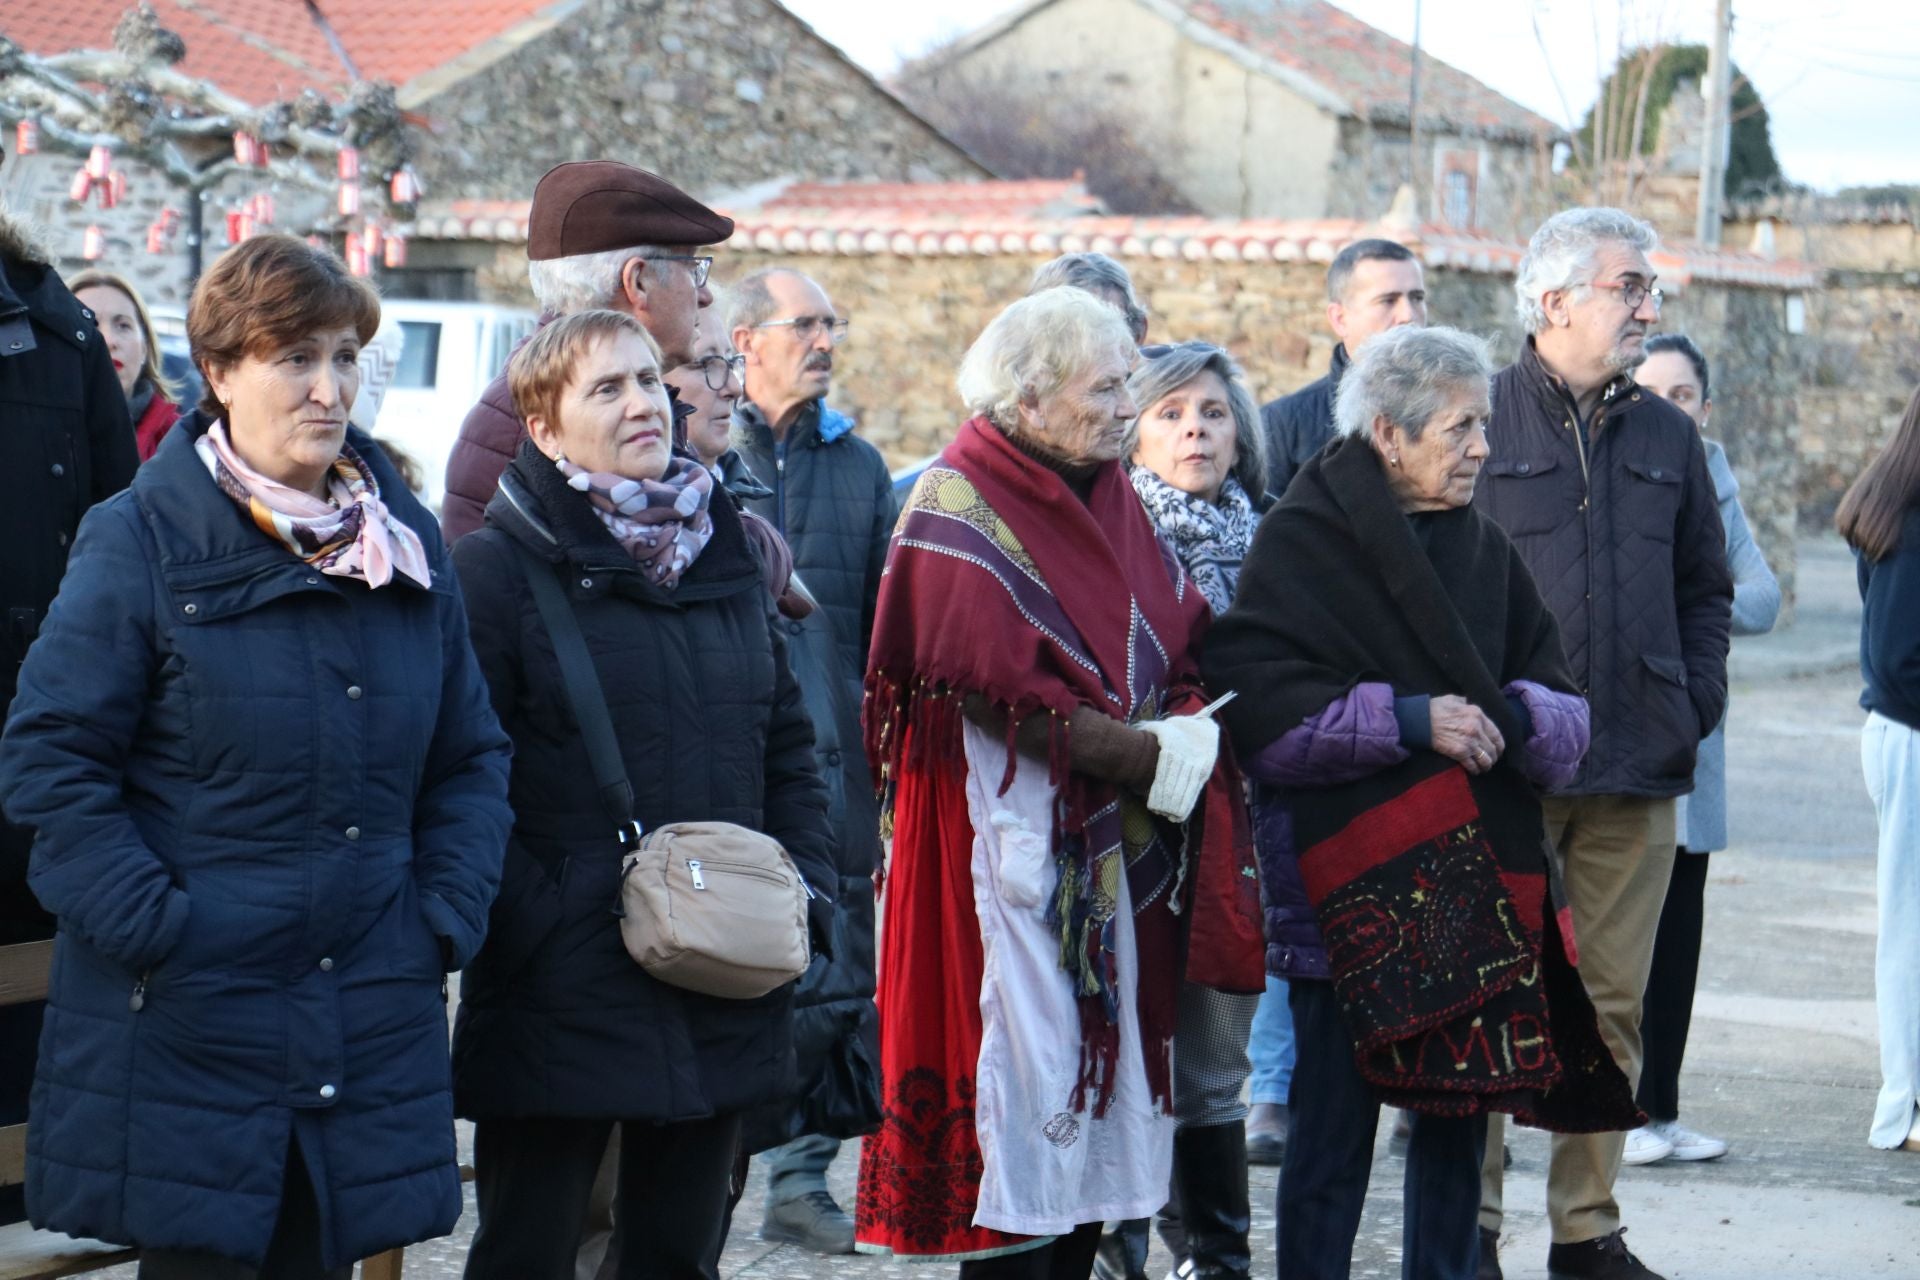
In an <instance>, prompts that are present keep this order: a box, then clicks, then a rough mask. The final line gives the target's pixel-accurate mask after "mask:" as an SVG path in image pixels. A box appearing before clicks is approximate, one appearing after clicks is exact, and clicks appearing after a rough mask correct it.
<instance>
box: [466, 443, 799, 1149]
mask: <svg viewBox="0 0 1920 1280" xmlns="http://www.w3.org/2000/svg"><path fill="white" fill-rule="evenodd" d="M710 511H711V514H712V518H713V537H712V540H711V541H710V542H709V543H708V544H707V546H706V548H705V549H704V550H703V551H702V552H701V553H700V555H699V557H698V558H697V559H696V560H695V561H694V562H693V564H692V565H691V566H690V567H689V568H688V570H687V571H686V573H685V575H684V576H683V577H682V578H681V580H680V583H679V585H678V586H677V587H675V588H673V589H672V590H666V589H663V588H660V587H657V586H654V585H652V584H650V583H648V582H647V581H646V580H645V579H644V577H643V576H642V575H641V573H640V571H639V569H638V567H637V566H636V565H635V564H634V562H633V560H632V559H631V558H630V557H629V556H628V555H627V553H626V551H624V550H623V549H622V548H621V546H620V544H619V543H617V542H616V541H614V539H613V537H612V535H611V534H609V533H608V532H607V530H606V528H605V526H604V525H602V524H601V523H600V521H599V520H598V518H597V517H595V515H594V514H593V511H592V509H591V508H590V507H589V506H588V504H587V500H586V498H585V497H584V496H583V495H581V494H579V493H576V492H575V491H573V490H572V489H569V488H567V486H566V483H565V481H564V480H563V479H562V477H561V475H560V473H559V471H558V470H557V469H556V468H555V467H554V466H553V464H552V463H551V462H549V461H548V460H547V459H546V458H544V457H543V456H541V455H540V453H539V452H538V451H536V450H535V449H534V448H533V447H532V445H530V444H529V445H524V446H522V448H521V450H520V452H519V454H518V456H517V457H516V458H515V459H514V461H513V464H512V465H511V466H510V467H508V468H507V471H506V473H505V474H504V475H502V476H501V478H500V487H499V491H498V492H497V493H496V495H495V497H494V500H493V501H492V503H490V504H489V505H488V508H487V523H486V525H485V526H484V527H483V528H482V529H480V530H479V531H478V532H477V533H474V534H473V535H471V536H470V537H467V538H463V539H462V540H461V541H460V542H459V544H458V545H457V546H456V547H455V550H454V560H455V562H456V563H457V564H458V566H459V569H460V578H461V582H462V583H463V585H464V586H465V588H466V590H467V592H468V596H467V605H468V610H469V613H470V615H471V618H472V621H473V643H474V649H475V651H476V652H477V653H478V654H479V657H480V666H481V668H482V670H484V671H485V673H486V677H487V683H488V685H489V686H490V687H491V689H492V692H493V702H494V707H495V709H496V710H497V711H498V712H499V715H500V721H501V723H502V724H503V725H504V726H505V727H506V729H507V732H508V734H509V735H510V736H511V737H512V739H513V742H514V762H513V787H512V800H513V808H514V813H515V815H516V821H515V824H514V829H513V836H512V838H511V839H510V840H509V841H508V844H507V861H506V870H505V873H504V875H503V877H502V882H501V887H500V896H499V898H498V899H497V900H496V902H495V903H494V908H493V925H492V931H491V933H490V935H489V936H488V939H487V945H486V946H485V947H484V948H482V950H481V952H480V955H479V956H478V958H476V959H475V961H474V963H473V964H472V965H471V966H469V967H468V969H467V971H466V973H465V975H463V977H462V979H461V1000H460V1015H459V1019H458V1021H457V1024H456V1027H455V1032H454V1090H455V1094H456V1097H457V1100H458V1105H459V1109H460V1113H461V1114H462V1115H463V1116H467V1117H481V1116H486V1117H500V1116H545V1117H566V1116H571V1117H618V1118H623V1119H638V1120H650V1121H678V1120H689V1119H697V1118H701V1117H706V1116H710V1115H714V1114H720V1113H727V1112H735V1111H744V1110H746V1109H748V1108H751V1107H754V1106H757V1105H760V1104H763V1103H766V1102H770V1101H772V1100H774V1099H775V1098H781V1097H784V1096H786V1095H787V1094H788V1093H790V1092H791V1090H792V1089H793V1073H794V1061H793V1036H792V1003H793V988H792V986H791V985H789V986H785V987H781V988H779V989H777V990H775V991H773V992H771V993H770V994H768V995H766V996H764V997H761V998H760V999H757V1000H725V999H718V998H715V997H710V996H702V995H696V994H694V993H693V992H690V991H684V990H682V989H680V988H677V987H671V986H668V985H666V984H664V983H661V982H658V981H656V980H655V979H653V978H652V977H650V976H649V975H648V974H647V973H646V972H645V971H644V970H642V969H641V968H640V966H639V965H638V964H636V963H635V962H634V961H633V959H632V958H631V957H630V956H629V955H628V954H627V952H626V950H625V948H624V947H623V946H622V944H621V941H620V931H619V922H618V921H617V920H616V919H615V917H614V915H613V906H614V903H615V899H616V892H617V887H618V884H619V876H620V849H619V847H618V845H617V844H616V843H615V840H614V833H613V830H612V825H611V822H610V820H609V819H608V817H607V815H606V811H605V810H604V809H603V808H602V806H601V801H600V795H599V792H598V790H597V788H596V787H595V786H594V781H593V769H592V767H591V762H590V761H589V759H588V757H587V751H586V747H585V746H584V744H583V743H582V740H581V736H580V729H579V725H578V723H577V721H576V719H575V717H574V715H573V712H572V709H571V707H570V706H569V704H568V699H567V696H566V691H565V687H564V685H563V683H562V680H561V676H560V668H559V663H558V661H557V659H556V658H555V656H554V647H553V643H552V640H551V639H550V637H549V636H548V634H547V630H546V627H545V625H544V623H543V622H542V621H541V619H540V615H539V611H538V609H537V608H536V606H535V604H534V601H533V595H532V591H531V588H530V586H529V583H528V580H527V569H526V566H525V564H524V562H523V560H522V558H521V556H520V554H519V553H518V552H517V551H516V550H515V545H516V544H518V545H520V546H524V547H527V548H529V549H531V550H532V551H533V552H534V554H535V555H536V556H537V557H538V558H539V559H541V560H542V561H544V562H547V563H549V564H552V565H555V566H560V565H565V567H566V569H565V583H566V590H567V595H568V597H569V599H570V600H571V601H572V603H573V606H574V608H575V610H576V613H577V615H578V617H579V621H580V629H581V631H582V633H583V634H584V636H585V639H586V644H587V648H588V651H589V652H590V653H591V654H592V655H593V658H594V665H595V667H596V669H597V671H598V674H599V677H600V683H601V685H602V687H603V690H604V693H605V696H606V699H607V703H608V708H609V711H610V712H611V715H612V719H613V724H614V730H615V733H616V735H617V737H618V739H619V743H620V750H621V755H622V757H623V758H624V761H625V763H626V769H627V776H628V778H629V779H630V780H631V782H632V784H633V789H634V812H635V816H636V817H637V818H638V820H639V822H640V824H641V826H642V827H643V828H644V829H646V830H652V829H654V828H656V827H659V826H662V825H664V824H666V823H669V822H685V821H699V820H718V821H724V822H733V823H738V824H739V825H741V826H744V827H748V828H751V829H753V830H756V831H764V832H766V833H767V834H768V835H771V836H773V837H774V838H775V839H777V840H779V841H780V843H781V844H782V845H784V846H785V847H786V849H787V851H788V852H789V853H790V854H792V855H793V858H794V861H795V862H796V863H797V864H798V865H799V868H800V871H801V874H802V875H804V876H805V877H806V878H807V880H808V882H809V883H810V884H814V885H830V884H831V883H832V882H833V871H832V863H831V853H830V843H831V833H830V831H829V830H828V827H827V819H826V796H825V793H824V791H823V790H822V788H821V785H820V779H819V776H818V775H817V774H816V773H815V772H814V767H813V730H812V727H811V726H810V725H809V723H808V720H807V714H806V709H805V707H804V706H803V705H802V702H801V697H800V690H799V688H798V686H797V685H796V684H795V682H794V678H793V675H792V673H791V672H790V671H789V670H788V667H787V645H786V637H785V633H784V631H783V630H782V629H780V628H779V627H778V626H777V625H776V622H775V619H774V615H773V605H772V600H771V598H770V596H769V595H768V593H767V591H766V590H765V589H764V587H763V586H762V583H761V577H760V572H759V569H758V566H757V565H756V563H755V561H754V559H753V557H752V554H751V552H750V551H749V549H748V545H747V541H746V537H745V535H744V534H743V533H742V531H741V525H740V519H739V516H738V515H737V514H736V513H735V511H734V510H733V507H732V506H731V504H730V503H728V502H726V501H715V502H713V503H712V504H711V507H710Z"/></svg>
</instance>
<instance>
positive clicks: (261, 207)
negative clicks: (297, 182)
mask: <svg viewBox="0 0 1920 1280" xmlns="http://www.w3.org/2000/svg"><path fill="white" fill-rule="evenodd" d="M273 213H274V210H273V197H272V196H271V195H269V194H267V193H266V192H264V191H262V192H260V193H259V194H258V195H256V196H254V197H253V198H252V199H250V200H248V201H247V216H249V217H250V218H252V219H253V220H254V221H255V222H259V223H268V224H271V223H272V222H273Z"/></svg>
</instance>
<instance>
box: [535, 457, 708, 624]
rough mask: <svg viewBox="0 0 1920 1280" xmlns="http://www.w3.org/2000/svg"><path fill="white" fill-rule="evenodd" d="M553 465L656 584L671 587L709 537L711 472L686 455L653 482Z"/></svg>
mask: <svg viewBox="0 0 1920 1280" xmlns="http://www.w3.org/2000/svg"><path fill="white" fill-rule="evenodd" d="M554 465H555V466H557V467H559V468H560V474H561V475H563V476H565V477H566V478H567V487H568V488H570V489H575V490H578V491H579V492H581V493H584V494H585V495H586V496H587V501H588V502H589V503H590V504H591V505H592V507H593V514H594V515H596V516H598V517H600V523H601V524H604V525H605V526H607V532H609V533H611V534H612V535H613V536H614V539H615V540H616V541H618V542H619V543H620V545H621V546H623V547H625V548H626V549H627V554H628V555H630V556H632V557H633V559H634V563H636V564H638V565H639V566H640V571H641V572H642V573H643V574H645V575H646V578H647V581H649V582H651V583H653V584H654V585H655V586H658V587H665V588H666V589H667V590H669V591H671V590H672V589H673V588H674V587H675V586H676V585H678V584H679V582H680V575H681V574H683V573H685V572H686V571H687V568H688V566H690V565H692V564H693V562H694V560H695V559H696V558H697V557H698V556H699V554H700V552H701V551H703V550H704V549H705V548H706V545H707V541H708V540H709V539H710V538H712V537H713V519H712V517H710V516H709V515H708V514H707V503H708V502H709V501H710V500H711V499H712V498H713V473H712V472H711V471H708V470H707V469H706V468H705V467H703V466H701V465H700V464H699V463H698V462H695V461H694V460H693V459H691V458H672V459H669V460H668V462H667V470H666V474H665V475H663V476H661V477H660V478H659V479H658V480H629V479H627V478H626V477H625V476H616V475H612V474H609V473H608V472H605V471H588V470H586V469H585V468H584V467H580V466H578V465H576V464H574V463H571V462H568V461H567V460H566V459H565V458H560V459H558V460H557V461H556V462H555V464H554Z"/></svg>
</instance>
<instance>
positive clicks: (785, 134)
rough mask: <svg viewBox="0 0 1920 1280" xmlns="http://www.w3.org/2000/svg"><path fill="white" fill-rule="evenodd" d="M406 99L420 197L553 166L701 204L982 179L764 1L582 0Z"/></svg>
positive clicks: (508, 192)
mask: <svg viewBox="0 0 1920 1280" xmlns="http://www.w3.org/2000/svg"><path fill="white" fill-rule="evenodd" d="M485 52H488V53H492V54H495V55H497V56H494V57H493V58H492V60H491V61H490V62H488V63H487V64H486V65H485V66H483V67H480V68H478V69H474V68H472V67H470V66H468V65H466V64H465V63H455V64H451V65H450V66H448V67H446V68H442V69H439V70H436V71H433V72H429V73H427V74H426V75H423V76H421V77H419V78H417V79H416V80H415V81H414V82H412V83H411V84H409V85H408V86H406V88H405V90H404V91H403V93H402V96H401V101H402V104H403V105H404V106H405V107H406V108H407V109H408V110H409V111H411V112H413V113H415V114H416V115H418V116H419V117H420V118H421V120H422V121H423V122H424V123H423V128H422V137H421V144H420V146H421V156H420V161H419V168H420V172H421V177H422V179H423V181H424V183H425V185H426V188H427V191H428V192H429V194H431V195H433V196H436V197H442V198H450V197H455V196H459V197H468V198H487V197H494V198H501V199H513V198H520V199H524V198H526V196H527V195H529V194H530V193H531V192H532V190H533V184H534V183H535V182H537V181H538V180H539V178H540V175H541V174H543V173H545V172H546V171H547V170H548V169H549V168H551V167H552V166H553V165H555V164H558V163H560V162H561V161H563V160H586V159H597V158H602V157H611V158H614V159H619V160H625V161H627V162H629V163H631V164H636V165H639V166H641V167H642V168H647V169H653V170H655V171H657V172H659V173H663V174H666V175H668V176H670V177H671V178H672V179H673V180H674V181H675V182H676V183H678V184H679V185H681V186H683V187H685V188H687V189H688V190H691V191H695V192H697V193H699V194H701V195H703V196H708V197H719V196H722V195H724V194H725V193H727V192H730V191H736V190H739V189H743V188H750V187H754V186H757V185H760V184H765V183H768V182H770V181H774V180H779V179H787V180H792V179H795V178H810V179H824V180H832V179H853V178H869V179H883V180H894V181H929V180H934V179H942V178H945V179H965V178H984V177H990V176H992V175H991V174H989V173H988V172H987V170H986V169H985V168H984V167H983V166H981V165H980V164H979V163H977V162H976V161H974V160H973V159H972V158H971V157H970V156H968V155H967V154H966V153H965V152H964V151H962V150H961V149H960V148H959V147H957V146H956V145H955V144H954V143H952V142H951V141H949V140H948V139H947V138H946V137H945V136H944V135H942V134H941V133H939V132H938V131H937V130H935V129H934V128H933V127H932V126H931V125H929V124H928V123H926V122H925V121H924V120H922V119H920V118H919V117H918V116H916V115H914V114H913V113H912V112H911V111H910V110H908V109H907V108H906V107H905V106H904V105H902V103H901V102H900V101H899V100H898V99H897V98H895V97H894V96H893V95H892V94H891V93H889V92H888V91H887V90H886V89H885V88H883V87H881V86H880V85H879V84H878V83H876V82H875V81H874V80H873V79H872V78H871V77H870V76H868V75H867V74H866V73H865V72H864V71H861V70H860V69H859V68H858V67H857V66H855V65H854V64H853V63H852V62H850V61H848V59H847V58H846V56H845V55H844V54H842V53H841V52H840V51H839V50H838V49H837V48H835V47H834V46H833V45H831V44H829V43H828V42H827V41H825V40H824V39H822V38H821V37H820V36H819V35H817V34H815V32H814V31H813V29H812V28H811V27H809V26H807V25H806V24H805V23H804V22H802V21H801V20H800V19H798V18H796V17H795V16H794V15H793V14H791V13H789V12H788V11H787V9H786V8H785V7H784V6H782V5H780V4H778V3H777V2H776V0H586V3H581V4H577V5H575V6H574V7H573V8H572V10H571V12H570V13H569V14H568V15H567V17H566V18H565V20H564V21H561V22H558V23H553V24H550V25H543V26H542V27H540V28H537V29H533V30H530V31H529V33H528V38H526V39H525V40H524V41H523V42H519V43H516V44H515V45H514V47H512V48H511V49H510V50H506V49H494V50H488V51H485Z"/></svg>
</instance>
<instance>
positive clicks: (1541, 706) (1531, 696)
mask: <svg viewBox="0 0 1920 1280" xmlns="http://www.w3.org/2000/svg"><path fill="white" fill-rule="evenodd" d="M1501 692H1502V693H1504V694H1506V695H1507V696H1508V697H1510V698H1511V697H1517V698H1519V699H1520V701H1521V702H1522V703H1524V704H1525V705H1526V708H1527V716H1528V717H1529V718H1530V719H1531V720H1532V721H1533V732H1532V733H1531V734H1530V735H1529V736H1528V738H1527V741H1526V744H1525V745H1524V746H1522V747H1521V749H1520V752H1519V754H1518V755H1516V756H1515V757H1514V764H1515V766H1516V767H1517V768H1518V769H1519V770H1520V772H1521V773H1522V774H1524V775H1526V777H1527V780H1528V781H1530V782H1532V783H1533V784H1534V785H1535V786H1538V787H1545V788H1547V789H1549V790H1551V789H1552V788H1554V787H1564V786H1566V785H1567V784H1568V783H1569V782H1572V781H1573V776H1574V774H1576V773H1577V772H1579V770H1580V761H1581V760H1582V758H1584V757H1585V756H1586V754H1587V735H1588V731H1589V722H1588V719H1587V700H1586V699H1585V698H1583V697H1581V696H1580V695H1579V694H1577V693H1555V692H1554V691H1553V690H1551V689H1549V688H1547V687H1546V686H1544V685H1538V684H1535V683H1533V682H1532V681H1531V680H1515V681H1514V682H1513V683H1512V684H1510V685H1508V686H1507V687H1506V688H1505V689H1502V690H1501Z"/></svg>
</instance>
